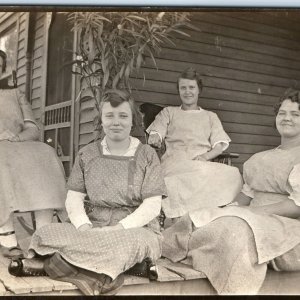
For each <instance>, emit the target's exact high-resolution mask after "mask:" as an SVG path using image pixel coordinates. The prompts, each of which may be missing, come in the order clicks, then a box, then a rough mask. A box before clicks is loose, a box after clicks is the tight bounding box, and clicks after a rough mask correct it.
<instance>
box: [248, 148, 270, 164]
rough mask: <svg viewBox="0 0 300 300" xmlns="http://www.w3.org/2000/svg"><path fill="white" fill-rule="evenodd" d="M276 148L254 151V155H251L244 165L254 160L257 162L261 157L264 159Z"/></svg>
mask: <svg viewBox="0 0 300 300" xmlns="http://www.w3.org/2000/svg"><path fill="white" fill-rule="evenodd" d="M274 150H276V148H275V149H268V150H264V151H260V152H257V153H254V154H253V155H252V156H250V157H249V158H248V160H246V161H245V163H244V166H247V165H249V164H251V163H253V162H257V161H260V160H261V159H263V158H264V157H266V156H268V155H270V154H271V153H272V152H273V151H274Z"/></svg>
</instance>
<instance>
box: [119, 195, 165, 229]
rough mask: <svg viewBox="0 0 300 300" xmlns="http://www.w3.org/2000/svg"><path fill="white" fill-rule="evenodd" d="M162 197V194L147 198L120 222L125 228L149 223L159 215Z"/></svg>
mask: <svg viewBox="0 0 300 300" xmlns="http://www.w3.org/2000/svg"><path fill="white" fill-rule="evenodd" d="M161 199H162V197H161V196H155V197H150V198H147V199H145V200H144V201H143V203H142V204H141V205H140V206H139V207H138V208H137V209H136V210H135V211H134V212H133V213H131V214H130V215H128V216H127V217H125V218H124V219H122V220H121V221H120V222H119V223H121V224H122V225H123V227H124V228H125V229H128V228H135V227H143V226H145V225H147V224H148V223H149V222H150V221H152V220H153V219H154V218H156V217H157V216H158V215H159V213H160V210H161Z"/></svg>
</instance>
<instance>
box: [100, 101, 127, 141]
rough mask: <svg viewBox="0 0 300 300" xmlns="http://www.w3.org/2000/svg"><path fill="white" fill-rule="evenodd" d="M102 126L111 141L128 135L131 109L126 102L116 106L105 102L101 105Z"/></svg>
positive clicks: (122, 138) (125, 137)
mask: <svg viewBox="0 0 300 300" xmlns="http://www.w3.org/2000/svg"><path fill="white" fill-rule="evenodd" d="M101 119H102V126H103V130H104V133H105V134H106V136H107V137H108V138H109V139H110V140H112V141H123V140H125V139H127V138H128V137H129V135H130V131H131V127H132V111H131V108H130V105H129V103H128V102H123V103H121V104H120V105H119V106H117V107H113V106H111V104H110V103H109V102H105V103H104V104H103V107H102V116H101Z"/></svg>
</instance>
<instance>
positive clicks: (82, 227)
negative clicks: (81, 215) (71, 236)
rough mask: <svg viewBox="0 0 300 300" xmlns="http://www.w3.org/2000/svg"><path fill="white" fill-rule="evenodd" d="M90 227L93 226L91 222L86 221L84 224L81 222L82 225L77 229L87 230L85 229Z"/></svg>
mask: <svg viewBox="0 0 300 300" xmlns="http://www.w3.org/2000/svg"><path fill="white" fill-rule="evenodd" d="M92 228H93V226H92V225H91V224H87V223H86V224H83V225H81V226H79V227H78V230H79V231H87V230H90V229H92Z"/></svg>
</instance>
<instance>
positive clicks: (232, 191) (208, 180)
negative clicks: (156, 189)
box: [147, 68, 241, 218]
mask: <svg viewBox="0 0 300 300" xmlns="http://www.w3.org/2000/svg"><path fill="white" fill-rule="evenodd" d="M202 87H203V85H202V81H201V78H200V76H199V73H198V72H197V71H196V70H195V69H193V68H188V69H187V70H185V71H184V72H182V73H181V74H180V76H179V78H178V81H177V89H178V92H179V96H180V100H181V103H182V105H181V106H180V107H170V106H169V107H166V108H164V109H163V110H162V111H161V112H160V113H159V114H158V115H157V116H156V118H155V120H154V122H153V123H152V124H151V125H150V126H149V127H148V129H147V132H148V133H149V134H150V135H149V140H148V142H149V144H152V145H154V146H156V147H160V146H161V143H162V140H164V141H165V144H166V152H165V154H164V155H163V157H162V169H163V172H164V176H165V183H166V186H167V189H168V198H167V199H166V200H165V201H164V202H163V210H164V213H165V215H166V216H167V217H168V218H177V217H180V216H182V215H184V214H185V213H186V212H189V211H193V210H195V209H198V208H201V207H216V206H222V205H225V204H227V203H229V202H231V201H232V200H233V199H234V197H235V195H236V193H237V192H238V191H239V189H240V188H241V177H240V174H239V171H238V170H237V168H234V167H230V166H226V165H221V164H219V163H214V162H210V161H211V160H213V159H214V158H215V157H217V156H218V155H219V154H221V153H222V152H223V151H224V150H225V149H227V147H228V146H229V142H230V138H229V136H228V135H227V134H226V132H225V131H224V129H223V126H222V124H221V122H220V120H219V118H218V116H217V114H216V113H214V112H212V111H208V110H205V109H203V108H201V107H200V106H198V102H199V100H201V99H199V96H200V93H201V91H202ZM216 182H218V184H217V185H216V184H215V183H216ZM234 183H235V184H234ZM212 195H214V196H213V197H212Z"/></svg>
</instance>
